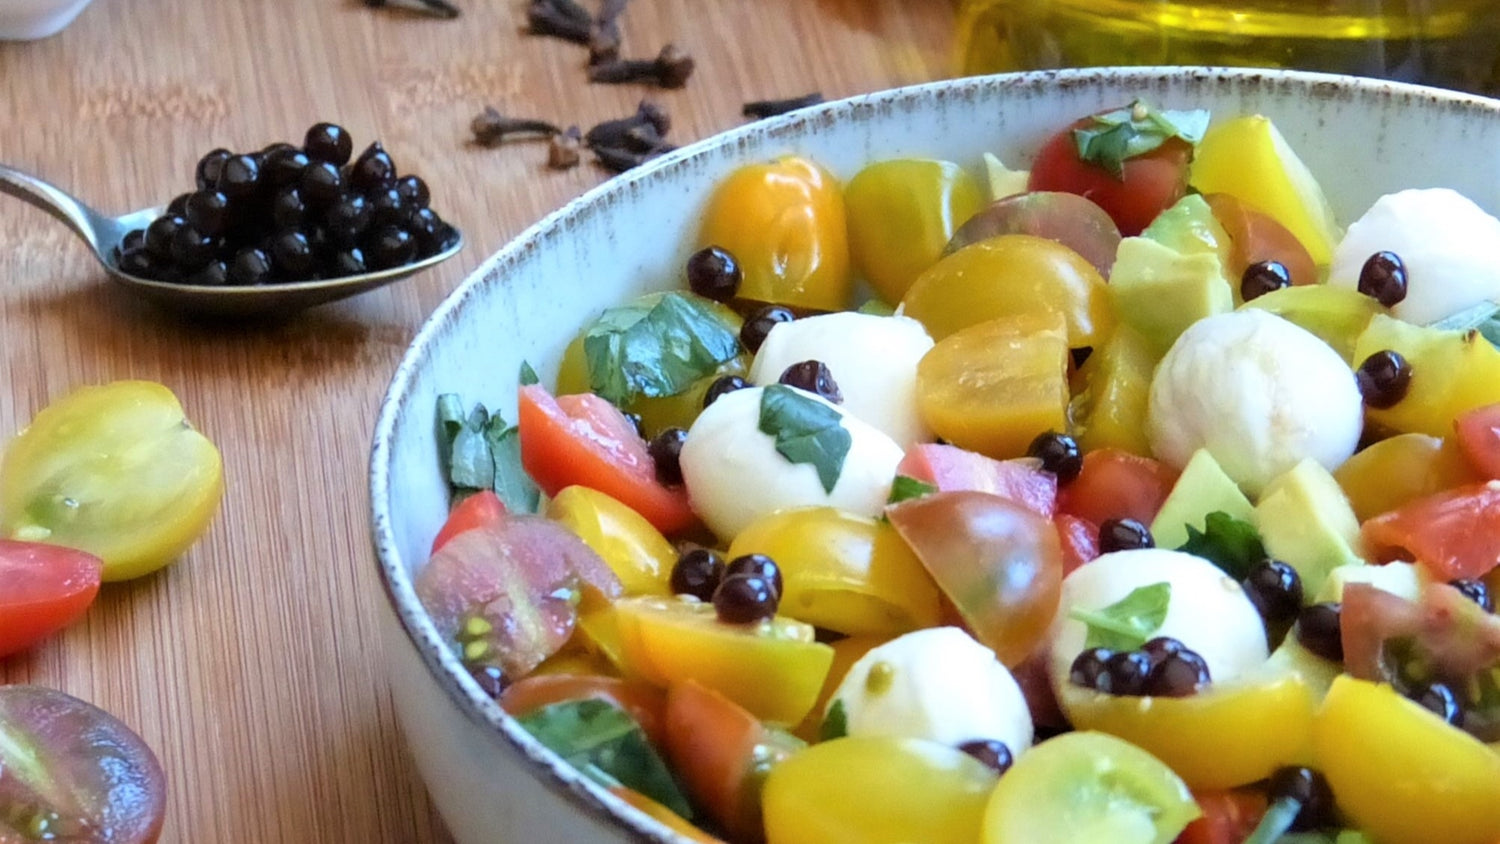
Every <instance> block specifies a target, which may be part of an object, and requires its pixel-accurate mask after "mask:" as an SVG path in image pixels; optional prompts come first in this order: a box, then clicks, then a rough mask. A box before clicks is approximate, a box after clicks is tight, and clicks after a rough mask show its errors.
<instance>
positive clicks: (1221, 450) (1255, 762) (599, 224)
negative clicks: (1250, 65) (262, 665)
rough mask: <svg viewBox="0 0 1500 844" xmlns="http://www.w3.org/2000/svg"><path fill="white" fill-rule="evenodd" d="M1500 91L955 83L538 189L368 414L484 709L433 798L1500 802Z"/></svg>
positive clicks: (1485, 835) (1428, 821) (1196, 825)
mask: <svg viewBox="0 0 1500 844" xmlns="http://www.w3.org/2000/svg"><path fill="white" fill-rule="evenodd" d="M1043 103H1045V105H1042V104H1043ZM1492 109H1493V106H1492V105H1491V104H1488V103H1485V102H1484V101H1480V100H1474V99H1467V98H1464V97H1461V96H1459V95H1446V94H1438V93H1435V92H1428V91H1424V90H1423V89H1416V88H1405V87H1401V86H1395V85H1391V84H1388V83H1373V82H1368V81H1360V82H1356V81H1352V80H1336V79H1334V78H1330V77H1317V76H1307V75H1298V74H1288V75H1285V76H1275V77H1265V76H1261V75H1257V74H1254V73H1251V72H1243V71H1179V72H1176V73H1174V74H1172V75H1168V76H1163V75H1162V72H1161V71H1149V70H1140V71H1124V72H1122V71H1090V72H1073V73H1062V74H1039V75H1022V76H1017V77H1000V78H996V79H993V80H979V81H968V82H963V83H949V84H947V85H944V86H937V87H934V88H929V89H926V90H923V89H915V90H913V91H907V92H893V93H890V94H886V95H877V96H874V97H871V98H867V99H865V100H855V101H851V102H849V103H845V104H835V105H834V106H830V107H826V108H824V109H822V110H821V111H819V112H814V113H810V114H805V115H793V116H792V117H789V118H786V119H784V120H783V121H782V122H781V123H779V124H771V125H768V126H766V127H756V129H754V130H747V131H745V132H744V133H742V134H741V136H740V138H739V140H738V143H737V144H730V143H728V142H717V143H715V142H708V143H707V144H706V145H704V146H703V147H702V148H700V149H697V150H696V151H695V150H693V149H689V150H686V151H684V152H683V153H682V154H681V156H680V157H678V158H675V159H670V160H669V161H667V162H664V163H663V164H661V165H658V166H657V167H656V168H654V169H653V170H650V171H647V172H646V173H644V174H641V175H639V176H632V177H627V179H626V180H624V181H622V182H620V183H618V184H615V185H610V186H606V187H604V188H603V189H601V191H599V192H597V193H596V194H595V195H594V196H592V197H585V199H584V200H582V201H581V203H580V205H578V206H576V207H574V208H572V209H565V210H564V211H563V212H561V214H560V216H559V217H556V218H553V219H552V220H550V221H546V222H544V223H543V224H542V225H541V227H540V228H539V229H538V230H537V231H536V232H534V233H533V234H532V235H531V237H530V239H529V240H524V239H523V242H522V244H521V245H520V246H518V247H513V248H512V249H511V250H508V251H507V252H503V253H501V255H500V256H498V257H497V259H496V260H495V261H494V262H492V264H491V266H490V267H489V272H488V274H487V275H485V276H483V277H481V278H480V279H479V280H478V281H476V282H471V283H470V284H468V285H466V286H465V288H464V289H463V290H461V291H460V292H459V293H458V294H456V295H455V297H454V298H453V299H452V300H450V302H449V303H448V304H447V305H445V306H444V308H443V309H442V310H441V311H440V312H439V314H437V315H436V316H435V317H434V319H433V322H432V323H430V324H429V329H428V333H425V334H424V337H422V338H419V340H418V343H417V345H416V346H415V347H414V349H413V351H412V353H411V354H409V355H408V359H407V361H406V363H404V364H403V368H402V371H401V372H400V373H398V375H397V380H396V384H395V386H393V391H392V400H391V401H390V402H388V403H387V406H386V409H385V412H384V413H383V416H382V421H381V424H380V427H379V430H378V431H377V443H376V451H375V461H374V463H375V471H374V480H373V484H374V487H373V488H374V494H375V500H376V505H375V506H376V535H377V547H378V548H379V549H380V551H381V554H382V557H383V560H382V562H383V564H384V567H385V573H386V577H387V585H388V587H389V588H390V591H391V593H392V597H393V601H394V604H395V606H396V608H397V614H398V618H399V620H400V621H401V623H402V631H401V632H402V633H404V635H405V636H407V637H410V638H409V639H408V641H406V642H403V641H400V640H399V639H398V640H396V641H395V644H396V646H397V647H398V648H400V649H401V650H403V651H404V652H405V651H415V653H416V654H417V655H418V656H419V658H420V660H421V662H423V663H425V665H426V666H427V668H428V670H430V671H432V672H433V673H434V675H435V676H438V677H439V679H440V683H441V684H442V685H443V687H444V688H442V689H440V690H439V691H438V692H434V693H431V694H429V696H428V700H429V701H436V700H442V701H443V703H444V705H446V706H451V707H453V708H456V709H458V710H460V711H466V712H467V713H468V714H469V719H470V722H469V723H468V724H467V725H465V727H464V728H463V729H464V730H468V731H472V734H473V735H474V736H476V737H477V736H479V735H481V734H482V735H485V736H486V737H487V738H486V741H485V742H484V746H482V747H481V746H477V745H474V746H470V747H467V748H463V749H462V751H460V750H459V749H458V747H459V746H460V745H458V744H455V743H454V739H453V735H455V733H454V732H452V730H450V731H449V732H448V733H447V735H448V739H447V740H448V741H449V743H450V747H449V749H448V750H447V751H446V752H439V748H440V747H441V746H442V742H443V740H444V739H443V735H444V733H443V731H441V730H438V729H437V728H436V727H432V728H430V729H418V730H416V731H415V732H417V733H419V734H420V735H415V736H414V737H413V750H414V752H415V753H416V755H417V757H418V761H419V764H421V765H422V767H423V768H424V770H425V771H426V772H427V776H428V779H429V784H430V785H431V786H432V789H433V792H434V796H435V798H436V799H437V801H438V802H439V805H440V806H442V805H443V804H444V801H445V790H446V788H447V786H448V783H450V782H452V781H453V780H454V778H453V777H449V776H444V775H438V776H435V775H434V771H436V770H444V769H445V768H444V766H445V765H454V764H455V763H453V762H452V760H451V757H453V756H456V755H465V754H470V755H473V756H475V757H476V761H477V759H479V758H483V757H484V755H485V754H490V758H491V759H492V760H496V759H500V758H505V757H509V758H510V759H512V760H515V761H512V762H511V764H512V765H516V766H519V767H520V768H521V769H522V773H520V774H519V775H512V776H508V777H507V776H500V775H494V774H492V775H493V776H495V777H496V779H495V781H494V782H493V783H489V784H486V783H464V784H463V785H461V786H459V788H460V790H465V789H467V790H469V791H470V792H471V793H472V792H479V791H483V790H484V789H485V788H486V787H488V786H493V790H494V791H505V790H507V789H508V788H509V787H510V786H512V785H514V784H515V783H516V782H517V780H525V781H526V782H527V784H528V785H534V784H535V783H536V781H538V780H540V781H544V782H546V784H547V786H548V788H550V789H551V791H550V792H549V793H551V794H553V795H555V794H557V793H559V792H567V795H568V796H567V797H566V798H563V800H564V802H567V801H571V803H572V805H576V806H578V807H579V808H583V809H587V810H589V811H588V812H586V813H576V812H575V814H592V815H593V816H598V817H606V816H607V817H609V818H614V819H617V820H614V821H604V822H602V823H603V824H604V825H605V826H609V825H610V824H611V823H612V824H613V829H614V831H615V832H616V833H618V835H619V836H621V837H624V836H629V835H635V836H646V837H651V838H655V839H657V840H677V841H681V840H689V841H726V842H731V843H732V844H739V842H760V841H768V842H772V844H777V842H785V843H786V844H791V843H792V842H798V843H799V844H800V843H801V842H845V841H868V842H901V841H925V842H984V844H1042V843H1043V842H1075V841H1111V842H1142V844H1147V843H1148V842H1154V843H1155V844H1169V842H1198V843H1199V844H1203V843H1204V842H1208V843H1209V844H1239V842H1252V843H1253V844H1263V842H1274V841H1284V842H1338V844H1361V842H1371V843H1372V844H1386V842H1389V844H1406V842H1411V843H1412V844H1419V842H1428V841H1432V842H1437V841H1443V842H1471V843H1472V844H1494V842H1496V841H1500V618H1497V617H1496V616H1495V614H1494V608H1495V600H1494V596H1493V590H1495V589H1500V573H1497V571H1496V566H1497V564H1500V435H1497V433H1496V432H1497V431H1500V348H1497V346H1496V342H1500V321H1497V320H1500V316H1497V315H1500V220H1497V219H1496V218H1495V217H1494V216H1492V211H1493V210H1494V209H1496V207H1497V203H1500V190H1497V183H1500V171H1496V170H1495V167H1494V165H1493V164H1487V165H1484V167H1482V168H1478V169H1466V168H1467V166H1468V165H1470V164H1472V160H1473V159H1474V158H1475V156H1474V155H1473V154H1472V153H1468V152H1466V151H1465V148H1466V147H1467V146H1472V145H1474V144H1479V143H1481V142H1480V141H1479V140H1478V137H1479V136H1483V137H1486V138H1491V139H1493V135H1494V133H1495V131H1496V128H1497V117H1500V116H1497V115H1496V114H1494V113H1492V112H1491V110H1492ZM976 113H977V114H979V115H982V116H975V114H976ZM1398 116H1400V117H1401V118H1403V119H1422V120H1426V121H1427V123H1426V125H1425V126H1424V132H1426V135H1427V140H1428V141H1429V145H1428V147H1427V148H1426V149H1425V150H1423V152H1422V155H1424V156H1429V157H1432V158H1430V159H1429V158H1422V159H1418V158H1414V157H1413V156H1414V155H1415V154H1416V153H1415V152H1414V151H1413V149H1412V148H1411V147H1410V146H1408V145H1409V144H1410V143H1412V142H1413V141H1412V139H1414V138H1417V137H1418V135H1419V134H1420V133H1417V132H1416V131H1415V130H1413V129H1410V128H1398V127H1395V126H1393V125H1392V123H1391V122H1390V121H1392V120H1395V119H1397V117H1398ZM840 119H846V120H854V121H856V122H857V121H859V120H863V121H865V122H867V123H870V124H873V125H874V126H875V127H877V128H868V127H867V128H866V129H865V130H862V132H861V133H860V134H858V135H856V136H855V137H860V138H862V139H863V146H862V147H858V148H856V147H857V145H856V144H851V143H849V142H848V141H849V140H850V137H849V136H845V137H843V138H842V140H843V142H842V143H840V142H839V141H838V140H835V139H831V138H830V137H829V136H833V137H835V138H836V137H837V135H838V131H839V130H838V129H837V128H836V127H837V124H838V121H839V120H840ZM886 124H889V125H886ZM960 125H961V126H962V127H963V131H962V132H958V133H955V131H954V130H955V127H956V126H960ZM830 126H832V127H835V128H832V129H830V128H828V127H830ZM1372 138H1373V140H1372ZM1365 143H1368V144H1370V145H1371V148H1368V149H1366V148H1361V146H1360V145H1361V144H1365ZM674 168H675V170H676V172H675V173H673V170H674ZM1485 168H1487V169H1485ZM667 174H672V175H670V176H668V175H667ZM653 178H656V179H659V180H667V179H671V180H674V181H671V182H670V183H669V186H670V185H677V186H681V185H691V186H692V187H691V189H684V190H677V191H675V192H674V191H672V190H670V189H662V188H661V186H660V184H658V185H657V186H656V188H657V192H658V194H661V195H662V196H659V198H658V199H656V200H655V201H653V200H652V199H651V198H650V192H651V190H652V187H653V186H652V179H653ZM685 197H686V198H685ZM664 209H670V210H664ZM627 211H630V212H633V214H632V213H626V212H627ZM627 223H628V225H629V228H626V227H625V226H626V225H627ZM565 235H566V237H565ZM590 236H594V237H604V238H609V239H610V242H609V243H608V244H607V245H604V246H597V247H596V246H594V245H593V244H592V243H589V245H584V246H580V245H578V244H579V243H581V242H585V241H580V240H578V238H585V237H590ZM568 238H572V240H571V241H570V240H569V239H568ZM570 243H571V245H569V244H570ZM570 250H571V251H570ZM517 299H519V300H520V301H524V302H526V303H527V308H526V309H523V310H516V309H513V308H510V309H508V308H506V307H505V303H506V300H509V303H511V304H513V302H514V301H515V300H517ZM491 300H500V301H501V302H502V304H494V303H493V302H492V301H491ZM533 321H537V322H540V323H543V324H544V325H545V326H546V328H547V330H545V331H544V330H540V329H538V328H535V327H534V326H533V325H531V323H532V322H533ZM469 325H472V326H474V328H471V329H466V328H464V327H465V326H469ZM453 356H459V357H460V358H461V359H462V360H461V362H459V361H452V360H449V359H450V358H452V357H453ZM434 370H436V371H434ZM393 455H394V456H393ZM398 495H399V499H398V498H397V496H398ZM397 501H399V506H400V508H401V509H402V511H403V512H402V513H401V514H400V515H399V516H398V515H397V514H396V513H395V512H394V510H393V509H392V508H393V506H394V504H395V502H397ZM393 563H394V565H393ZM408 642H411V643H413V644H408ZM429 685H430V683H429ZM429 691H430V690H429ZM396 692H397V699H398V707H401V708H402V709H403V718H404V719H406V720H407V721H408V730H409V731H411V730H412V727H411V726H410V723H409V722H411V721H412V720H413V719H417V718H420V717H421V716H420V713H419V712H418V711H417V709H416V707H417V704H418V701H417V696H416V695H415V693H414V692H411V691H409V690H406V689H404V688H403V687H402V686H400V685H398V686H397V687H396ZM404 695H410V697H409V702H408V703H407V704H403V702H402V700H403V696H404ZM457 729H458V728H456V727H455V728H453V730H457ZM423 736H430V737H431V742H430V743H429V742H427V741H426V740H425V739H424V738H423ZM476 740H477V739H476ZM496 747H501V748H508V751H506V752H496V751H495V749H494V748H496ZM520 760H524V761H520ZM495 764H499V763H498V762H495ZM527 769H529V770H527ZM445 770H456V768H454V767H448V768H446V769H445ZM478 770H483V768H482V766H481V767H479V768H478ZM491 770H492V771H493V770H496V769H491ZM479 776H480V777H481V778H482V777H484V776H485V775H484V774H482V773H481V774H479ZM539 793H540V792H539ZM467 799H473V798H472V796H471V797H468V798H464V800H467ZM537 799H538V801H540V800H541V798H540V797H538V798H537ZM464 800H460V799H458V798H457V797H454V799H453V800H452V801H451V803H450V806H449V807H447V808H445V809H444V811H445V814H446V815H448V816H450V819H451V818H452V817H453V816H458V817H460V820H459V822H458V823H457V824H456V826H457V827H458V828H459V829H458V832H459V835H460V837H462V838H464V839H465V840H471V839H472V840H476V841H477V840H484V838H485V837H486V836H494V837H495V838H497V839H501V840H504V830H503V829H501V828H500V827H499V826H497V825H503V824H521V826H513V827H511V829H526V830H530V831H529V832H528V833H526V834H531V835H536V836H538V837H536V838H528V839H527V840H543V839H546V840H580V839H579V838H578V837H577V836H589V835H600V834H601V833H600V832H599V829H598V828H588V827H587V826H586V824H585V825H584V826H579V827H577V829H578V830H580V831H576V832H570V833H566V835H568V836H574V837H572V838H568V837H565V835H564V834H563V833H561V832H555V831H556V830H558V829H560V827H557V826H549V825H548V824H549V823H552V822H553V821H557V816H553V818H552V820H551V821H549V820H537V821H536V823H537V824H538V825H536V826H525V824H527V823H528V821H527V820H526V818H527V817H529V816H531V815H536V816H538V817H541V816H542V815H543V813H544V810H543V808H542V806H541V805H540V803H537V804H533V805H530V806H522V805H518V804H513V805H512V806H511V807H510V809H509V811H508V812H507V813H506V819H504V820H502V819H499V815H498V814H492V815H491V816H490V817H489V819H488V820H485V819H481V818H480V817H479V814H478V813H475V812H473V811H472V810H471V807H469V808H466V807H465V806H464V805H460V804H463V803H464ZM574 820H575V821H576V822H578V823H584V822H582V821H577V819H576V818H575V819H574ZM558 822H559V823H560V821H558ZM487 825H489V826H487ZM585 829H588V831H582V830H585ZM548 830H552V831H554V832H548ZM550 834H555V835H556V837H555V838H548V835H550Z"/></svg>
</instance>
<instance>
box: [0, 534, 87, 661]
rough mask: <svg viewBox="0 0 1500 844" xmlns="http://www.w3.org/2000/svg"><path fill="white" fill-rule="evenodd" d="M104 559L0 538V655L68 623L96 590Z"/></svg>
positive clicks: (80, 612)
mask: <svg viewBox="0 0 1500 844" xmlns="http://www.w3.org/2000/svg"><path fill="white" fill-rule="evenodd" d="M103 573H104V561H103V560H101V559H99V558H98V557H95V556H94V555H93V554H89V553H86V552H84V551H75V550H74V549H72V548H63V547H61V546H58V545H44V544H42V543H40V542H14V541H11V540H5V539H0V657H4V656H9V655H10V654H13V653H18V652H20V651H24V650H26V649H27V648H29V647H31V646H32V645H34V644H36V643H37V642H38V641H40V640H42V639H44V638H46V637H47V636H50V635H52V634H53V633H56V632H57V631H59V630H61V629H63V628H64V627H67V626H68V625H69V624H72V623H73V621H75V620H76V619H77V618H78V617H79V616H81V615H83V613H84V610H87V609H88V608H89V604H92V603H93V602H94V596H95V595H97V594H98V593H99V579H100V577H101V575H102V574H103Z"/></svg>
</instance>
